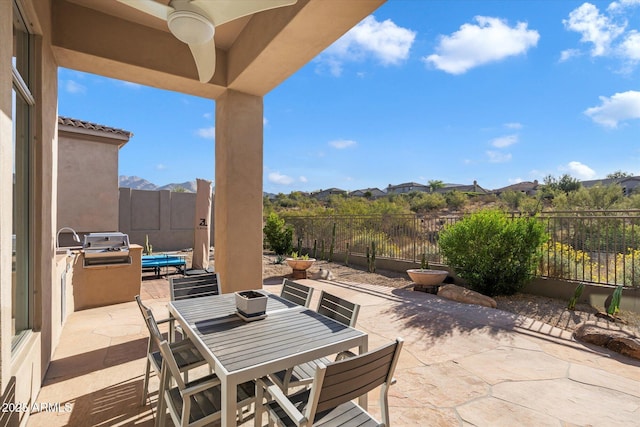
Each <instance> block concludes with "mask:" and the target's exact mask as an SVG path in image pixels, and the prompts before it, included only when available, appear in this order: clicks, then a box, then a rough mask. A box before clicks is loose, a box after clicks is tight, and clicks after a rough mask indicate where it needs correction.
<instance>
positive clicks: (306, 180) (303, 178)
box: [298, 176, 309, 182]
mask: <svg viewBox="0 0 640 427" xmlns="http://www.w3.org/2000/svg"><path fill="white" fill-rule="evenodd" d="M298 181H300V182H309V180H308V179H307V177H306V176H300V178H298Z"/></svg>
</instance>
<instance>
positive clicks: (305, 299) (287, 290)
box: [280, 279, 313, 307]
mask: <svg viewBox="0 0 640 427" xmlns="http://www.w3.org/2000/svg"><path fill="white" fill-rule="evenodd" d="M312 295H313V288H311V287H309V286H305V285H303V284H301V283H298V282H294V281H293V280H289V279H284V281H283V282H282V291H281V292H280V296H281V297H282V298H284V299H286V300H287V301H291V302H292V303H295V304H298V305H302V306H304V307H309V304H311V296H312Z"/></svg>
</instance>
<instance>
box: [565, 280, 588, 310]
mask: <svg viewBox="0 0 640 427" xmlns="http://www.w3.org/2000/svg"><path fill="white" fill-rule="evenodd" d="M583 290H584V283H580V284H579V285H578V286H576V290H575V291H573V296H572V297H571V299H570V300H569V304H568V305H567V309H568V310H575V309H576V302H578V298H580V297H581V296H582V291H583Z"/></svg>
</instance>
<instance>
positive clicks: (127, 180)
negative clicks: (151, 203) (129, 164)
mask: <svg viewBox="0 0 640 427" xmlns="http://www.w3.org/2000/svg"><path fill="white" fill-rule="evenodd" d="M118 186H119V187H124V188H132V189H134V190H157V189H158V186H157V185H155V184H154V183H152V182H149V181H147V180H146V179H144V178H140V177H139V176H126V175H120V176H119V177H118Z"/></svg>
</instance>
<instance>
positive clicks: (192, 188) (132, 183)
mask: <svg viewBox="0 0 640 427" xmlns="http://www.w3.org/2000/svg"><path fill="white" fill-rule="evenodd" d="M118 181H119V183H118V186H119V187H123V188H131V189H133V190H150V191H159V190H170V191H185V192H187V193H195V192H196V190H197V186H196V181H195V180H194V181H187V182H182V183H179V184H167V185H163V186H162V187H158V186H157V185H155V184H154V183H152V182H149V181H147V180H146V179H144V178H140V177H139V176H125V175H120V177H119V178H118Z"/></svg>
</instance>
